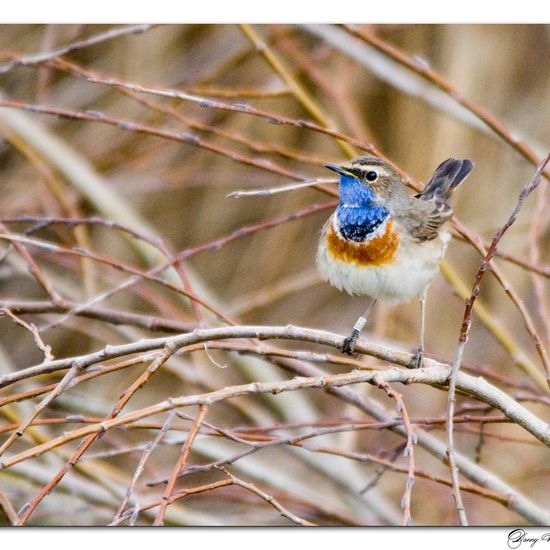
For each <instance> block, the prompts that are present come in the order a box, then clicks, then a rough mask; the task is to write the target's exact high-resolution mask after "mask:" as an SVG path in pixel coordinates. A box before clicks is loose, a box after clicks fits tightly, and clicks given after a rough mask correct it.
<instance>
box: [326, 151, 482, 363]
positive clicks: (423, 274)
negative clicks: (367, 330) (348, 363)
mask: <svg viewBox="0 0 550 550" xmlns="http://www.w3.org/2000/svg"><path fill="white" fill-rule="evenodd" d="M326 167H327V168H330V169H331V170H334V171H335V172H337V173H338V174H339V175H340V199H339V204H338V207H337V208H336V210H335V212H334V213H333V214H332V216H331V217H330V218H329V219H328V221H327V222H326V224H325V226H324V228H323V231H322V235H321V239H320V242H319V248H318V251H317V267H318V269H319V272H320V273H321V276H322V277H323V279H325V280H326V281H328V282H329V283H330V284H331V285H332V286H334V287H336V288H338V289H339V290H345V291H346V292H347V293H349V294H359V295H366V296H369V297H370V298H371V301H370V303H369V306H368V308H367V310H366V311H365V313H364V314H363V315H362V316H361V317H360V318H359V319H358V320H357V322H356V323H355V325H354V327H353V330H352V332H351V334H350V335H349V336H348V337H347V338H346V339H345V341H344V344H343V346H342V351H343V352H344V353H349V354H350V355H351V354H353V353H354V350H355V344H356V341H357V338H358V337H359V334H360V333H361V331H362V330H363V328H364V326H365V324H366V322H367V315H368V312H369V311H370V309H371V308H372V306H373V305H374V303H375V302H376V301H377V300H380V301H382V302H385V303H388V304H398V303H402V302H409V301H410V300H412V299H413V298H419V299H420V305H421V327H420V345H419V346H418V350H417V353H416V354H415V357H414V359H413V362H412V365H411V366H412V367H416V368H418V367H420V366H421V364H422V357H423V353H424V321H425V299H426V290H427V288H428V286H429V284H430V283H431V281H432V280H433V278H434V277H435V275H436V274H437V272H438V271H439V263H440V261H441V259H442V258H443V254H444V253H445V249H446V248H447V244H448V242H449V240H450V238H451V235H450V233H448V232H447V231H443V230H442V229H441V228H442V226H443V224H444V223H445V222H446V221H447V220H449V219H450V218H451V216H452V215H453V211H452V209H451V207H450V206H449V204H448V199H449V196H450V194H451V193H452V191H453V190H454V188H455V187H457V186H458V185H459V184H460V183H461V182H462V181H464V179H465V178H466V176H467V175H468V174H469V173H470V172H471V171H472V169H473V167H474V165H473V163H472V162H471V161H470V160H467V159H463V160H461V159H447V160H446V161H444V162H442V163H441V164H440V165H439V166H438V167H437V168H436V170H435V172H434V174H433V175H432V177H431V178H430V180H429V181H428V183H427V185H426V187H425V188H424V190H423V191H422V192H421V193H418V194H417V195H414V196H413V195H410V194H409V193H408V192H407V189H406V187H405V184H404V182H403V180H402V178H401V176H400V175H399V173H398V172H397V171H396V170H395V169H394V168H393V167H392V166H391V165H389V164H388V163H387V162H385V161H383V160H380V159H378V158H375V157H359V158H356V159H353V160H351V161H349V162H345V163H343V164H327V165H326Z"/></svg>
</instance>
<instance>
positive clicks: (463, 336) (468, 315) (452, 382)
mask: <svg viewBox="0 0 550 550" xmlns="http://www.w3.org/2000/svg"><path fill="white" fill-rule="evenodd" d="M549 161H550V152H549V153H548V154H547V155H546V157H545V158H544V159H543V160H542V162H541V163H540V164H539V166H538V168H537V170H536V172H535V175H534V176H533V178H532V179H531V181H529V183H528V184H527V185H526V186H525V187H524V188H523V189H522V190H521V192H520V195H519V198H518V201H517V203H516V205H515V206H514V208H513V209H512V212H511V214H510V215H509V217H508V219H507V221H506V223H505V224H504V225H503V226H502V227H501V228H500V229H499V230H498V231H497V232H496V234H495V236H494V237H493V240H492V242H491V246H490V247H489V250H488V251H487V254H486V255H485V257H484V258H483V261H482V262H481V265H480V267H479V269H478V271H477V273H476V274H475V277H474V284H473V288H472V292H471V294H470V296H469V298H468V299H467V301H466V307H465V310H464V318H463V320H462V326H461V329H460V336H459V339H458V348H457V353H456V358H455V361H454V363H453V367H452V370H451V374H450V377H449V395H448V406H447V437H448V445H449V446H448V449H447V456H448V460H449V466H450V468H451V477H452V480H453V496H454V498H455V504H456V508H457V512H458V515H459V519H460V524H461V525H467V524H468V520H467V518H466V512H465V510H464V505H463V503H462V498H461V496H460V485H459V479H458V468H457V466H456V461H455V451H454V437H453V417H454V407H455V400H456V398H455V389H456V379H457V376H458V372H459V370H460V366H461V364H462V357H463V354H464V349H465V347H466V343H467V341H468V336H469V333H470V329H471V324H472V311H473V306H474V302H475V301H476V298H477V296H478V294H479V290H480V285H481V279H482V278H483V275H484V274H485V272H486V271H487V268H488V267H489V262H490V261H491V258H492V257H493V255H494V251H495V250H496V249H497V246H498V244H499V242H500V240H501V239H502V237H503V236H504V234H505V233H506V231H508V229H509V228H510V227H511V226H512V224H513V223H514V222H515V220H516V217H517V215H518V213H519V211H520V210H521V207H522V206H523V203H524V202H525V199H526V198H527V197H528V196H529V194H530V193H531V192H532V191H533V190H535V189H536V188H537V187H538V185H539V184H540V182H541V178H542V172H543V170H544V168H545V167H546V165H547V164H548V162H549ZM545 364H547V363H545ZM546 377H547V381H548V383H549V385H550V372H549V371H548V370H547V372H546Z"/></svg>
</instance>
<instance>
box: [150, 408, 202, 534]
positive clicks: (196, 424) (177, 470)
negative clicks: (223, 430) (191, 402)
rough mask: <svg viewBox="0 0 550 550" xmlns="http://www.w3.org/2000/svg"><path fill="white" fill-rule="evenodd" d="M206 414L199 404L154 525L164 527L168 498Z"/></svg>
mask: <svg viewBox="0 0 550 550" xmlns="http://www.w3.org/2000/svg"><path fill="white" fill-rule="evenodd" d="M207 412H208V405H207V404H205V403H201V405H200V406H199V413H198V414H197V418H196V419H195V422H194V423H193V426H192V427H191V430H190V431H189V435H188V436H187V439H186V440H185V443H184V444H183V447H182V450H181V454H180V456H179V458H178V461H177V462H176V465H175V466H174V469H173V470H172V475H171V476H170V479H169V481H168V484H167V485H166V490H165V491H164V495H163V497H162V502H161V504H160V508H159V510H158V512H157V515H156V517H155V522H154V525H164V515H165V514H166V508H167V507H168V505H169V504H170V498H171V497H172V494H173V492H174V487H175V485H176V481H177V479H178V475H179V473H180V472H181V471H182V470H183V469H184V468H185V463H186V462H187V457H188V456H189V453H190V452H191V447H192V446H193V441H194V440H195V437H196V436H197V434H198V433H199V429H200V427H201V423H202V421H203V419H204V417H205V415H206V413H207Z"/></svg>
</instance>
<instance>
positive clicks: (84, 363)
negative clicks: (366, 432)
mask: <svg viewBox="0 0 550 550" xmlns="http://www.w3.org/2000/svg"><path fill="white" fill-rule="evenodd" d="M235 338H254V339H258V340H269V339H274V340H294V341H300V342H309V343H313V344H321V345H325V346H330V347H333V348H336V349H340V348H341V346H342V344H343V341H344V336H341V335H339V334H334V333H331V332H326V331H323V330H315V329H310V328H303V327H296V326H292V325H288V326H285V327H271V326H230V327H220V328H212V329H202V330H194V331H193V332H190V333H186V334H180V335H177V336H170V337H165V338H150V339H143V340H139V341H137V342H132V343H129V344H122V345H118V346H106V347H105V348H103V349H101V350H99V351H96V352H93V353H89V354H86V355H80V356H76V357H68V358H65V359H57V360H54V361H45V362H43V363H41V364H39V365H36V366H33V367H29V368H27V369H22V370H19V371H17V372H13V373H9V374H6V375H4V376H2V377H0V387H5V386H7V385H9V384H12V383H14V382H17V381H20V380H24V379H27V378H30V377H33V376H37V375H40V374H46V373H52V372H56V371H60V370H64V369H67V368H70V367H72V366H74V365H75V364H78V365H79V367H80V368H81V369H86V368H87V367H90V366H91V365H94V364H97V363H101V362H103V361H107V360H110V359H115V358H117V357H123V356H126V355H129V354H135V353H143V352H147V351H153V350H158V349H162V348H164V347H166V346H167V345H169V346H171V347H173V349H179V348H182V347H184V346H190V345H193V344H197V343H201V342H208V341H211V340H224V339H235ZM356 350H357V351H358V352H359V353H363V354H365V355H370V356H372V357H375V358H377V359H380V360H382V361H386V362H389V363H392V364H394V365H399V366H402V367H406V366H407V364H408V363H409V362H410V360H411V358H412V354H410V353H407V352H404V351H399V350H395V349H392V348H389V347H387V346H383V345H380V344H374V343H371V342H367V341H365V340H361V341H360V342H359V343H358V344H357V346H356ZM425 364H426V368H423V369H415V370H409V369H398V368H393V369H389V370H387V371H375V372H373V371H352V372H349V373H344V374H338V375H334V376H325V377H302V378H295V379H293V380H289V381H284V382H278V383H267V384H245V385H243V386H234V387H231V388H226V389H224V390H222V391H220V392H213V393H211V394H204V395H194V396H189V397H181V398H177V399H173V400H172V399H169V400H166V401H164V402H163V403H159V404H157V405H154V406H152V408H153V409H155V408H156V407H160V409H158V410H156V409H155V410H154V411H153V412H148V411H150V409H151V407H149V408H147V409H142V410H141V411H137V412H136V413H131V414H137V415H138V416H137V417H136V418H133V417H132V416H131V415H127V416H124V417H120V419H124V421H120V419H116V422H117V424H116V425H118V424H124V423H126V422H134V421H135V420H139V419H141V418H145V417H147V416H149V415H150V414H156V413H157V412H162V411H164V410H169V409H172V408H174V407H187V406H189V405H200V404H201V403H207V404H211V403H214V402H217V401H219V400H225V399H229V398H232V397H235V396H237V395H243V394H247V393H279V392H283V391H294V390H298V389H305V388H312V387H316V388H319V387H329V386H330V387H339V386H346V385H349V384H359V383H363V382H367V383H375V382H374V377H375V375H376V374H377V373H378V374H379V375H380V376H381V377H382V380H383V381H384V382H389V383H392V382H400V383H403V384H413V383H417V384H429V385H438V386H444V385H446V384H447V383H448V379H449V372H450V365H447V364H445V363H440V362H438V361H434V360H432V359H426V360H425ZM456 387H457V389H459V390H460V391H462V392H465V393H467V394H469V395H471V397H473V398H474V399H477V400H479V401H483V402H484V403H488V404H490V405H491V406H493V407H495V408H497V409H499V410H500V411H501V412H502V413H504V415H505V416H506V417H507V418H509V419H510V420H512V421H513V422H515V423H517V424H519V425H520V426H522V427H523V428H524V429H525V430H527V431H528V432H529V433H530V434H532V435H533V436H534V437H536V438H537V439H538V440H539V441H541V442H542V443H544V445H546V446H548V447H550V427H549V426H548V424H547V423H546V422H544V421H543V420H541V419H539V418H538V417H537V416H535V415H534V414H533V413H531V412H530V411H528V410H527V409H526V408H525V407H523V406H522V405H520V404H519V403H518V402H517V401H515V400H514V399H513V398H512V397H510V396H509V395H507V394H506V393H505V392H503V391H502V390H500V389H498V388H497V387H495V386H493V385H492V384H490V383H489V382H487V381H486V380H485V379H483V378H481V377H473V376H470V375H468V374H465V373H459V375H458V378H457V384H456ZM103 424H106V423H103ZM104 427H105V429H108V428H110V427H111V426H110V424H109V426H107V425H105V426H104ZM98 429H103V427H100V426H98V425H93V426H88V427H86V428H82V430H84V431H86V434H88V433H93V432H94V430H98ZM90 430H91V432H90ZM77 432H78V430H77V431H76V432H71V434H75V433H76V435H74V437H72V436H71V439H75V438H78V437H82V436H83V435H86V434H80V433H77ZM68 436H70V434H68ZM55 441H56V440H53V441H52V442H50V443H48V444H47V445H50V444H52V443H54V442H55ZM55 446H56V445H55V444H54V445H53V447H55ZM53 447H52V448H53ZM48 448H50V447H48ZM37 449H38V447H36V448H35V450H37ZM45 450H47V449H45ZM37 454H41V452H38V453H37ZM10 460H11V459H10ZM5 465H6V464H4V466H5Z"/></svg>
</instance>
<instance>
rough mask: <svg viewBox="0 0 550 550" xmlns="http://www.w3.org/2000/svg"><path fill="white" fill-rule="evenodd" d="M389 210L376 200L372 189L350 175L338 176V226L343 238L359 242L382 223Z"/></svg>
mask: <svg viewBox="0 0 550 550" xmlns="http://www.w3.org/2000/svg"><path fill="white" fill-rule="evenodd" d="M389 214H390V213H389V211H388V209H387V208H384V207H383V206H382V205H380V203H378V202H377V201H376V197H375V194H374V191H373V190H372V189H371V188H369V187H368V186H366V185H365V184H364V183H362V182H361V181H359V180H358V179H356V178H353V177H351V176H345V175H341V176H340V201H339V204H338V208H337V209H336V217H337V219H338V227H339V229H340V233H341V234H342V236H343V237H344V238H345V239H350V240H352V241H356V242H361V241H364V240H365V239H367V238H368V237H369V236H370V235H371V234H372V233H373V232H374V231H376V229H377V228H378V227H379V226H380V225H381V224H382V223H384V220H385V219H386V218H387V217H388V216H389Z"/></svg>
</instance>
